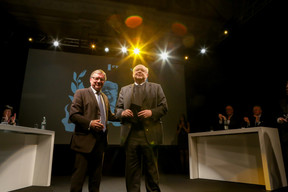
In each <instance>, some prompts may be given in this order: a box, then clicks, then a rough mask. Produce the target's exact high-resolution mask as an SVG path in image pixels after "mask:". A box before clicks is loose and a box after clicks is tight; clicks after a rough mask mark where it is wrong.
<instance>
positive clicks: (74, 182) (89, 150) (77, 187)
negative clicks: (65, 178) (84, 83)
mask: <svg viewBox="0 0 288 192" xmlns="http://www.w3.org/2000/svg"><path fill="white" fill-rule="evenodd" d="M106 79H107V78H106V73H105V72H104V71H103V70H101V69H98V70H95V71H93V72H92V73H91V75H90V85H91V86H90V87H89V88H84V89H78V90H77V91H76V92H75V95H74V99H73V102H72V105H71V109H70V120H71V121H72V122H73V123H74V124H75V131H74V134H73V136H72V140H71V149H72V150H74V151H75V165H74V170H73V174H72V178H71V186H70V191H71V192H80V191H82V187H83V183H84V181H85V178H86V174H87V173H88V176H89V184H88V185H89V186H88V187H89V192H99V187H100V181H101V174H102V162H103V156H104V150H105V148H106V146H107V127H106V123H107V120H110V121H111V120H116V119H115V116H114V114H112V112H111V111H110V104H109V101H108V98H107V96H106V95H105V94H104V93H103V92H102V91H101V89H102V87H103V85H104V82H105V81H106Z"/></svg>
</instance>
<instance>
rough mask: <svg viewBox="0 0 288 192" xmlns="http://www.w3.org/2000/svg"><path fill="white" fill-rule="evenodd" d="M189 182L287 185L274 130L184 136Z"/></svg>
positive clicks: (268, 187) (245, 129)
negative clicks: (187, 142)
mask: <svg viewBox="0 0 288 192" xmlns="http://www.w3.org/2000/svg"><path fill="white" fill-rule="evenodd" d="M188 141H189V165H190V170H189V171H190V179H196V178H203V179H212V180H222V181H231V182H240V183H249V184H258V185H265V188H266V190H274V189H278V188H281V187H286V186H287V180H286V174H285V169H284V164H283V157H282V151H281V145H280V141H279V135H278V130H277V129H276V128H268V127H253V128H242V129H231V130H221V131H211V132H200V133H190V134H188Z"/></svg>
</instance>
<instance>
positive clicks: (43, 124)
mask: <svg viewBox="0 0 288 192" xmlns="http://www.w3.org/2000/svg"><path fill="white" fill-rule="evenodd" d="M41 129H46V117H43V120H42V122H41Z"/></svg>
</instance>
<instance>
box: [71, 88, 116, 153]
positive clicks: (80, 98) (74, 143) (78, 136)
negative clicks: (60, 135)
mask: <svg viewBox="0 0 288 192" xmlns="http://www.w3.org/2000/svg"><path fill="white" fill-rule="evenodd" d="M101 95H102V97H103V100H104V103H105V107H106V109H105V110H106V120H115V116H114V114H113V113H112V112H111V111H110V104H109V100H108V98H107V96H106V95H105V94H104V93H102V92H101ZM69 118H70V120H71V121H72V122H73V123H74V124H75V131H74V134H73V136H72V140H71V148H72V149H73V150H75V151H78V152H82V153H90V152H91V151H92V149H93V147H94V145H95V143H96V140H97V138H98V139H99V137H105V139H104V142H105V146H106V145H107V129H106V132H105V133H101V132H100V133H99V132H95V131H93V130H88V128H89V124H90V121H91V120H95V119H100V110H99V106H98V102H97V100H96V97H95V94H94V93H93V91H92V88H91V87H89V88H84V89H78V90H77V91H76V92H75V94H74V99H73V102H72V105H71V108H70V117H69ZM106 122H107V121H106ZM106 127H107V126H106ZM101 140H103V139H101Z"/></svg>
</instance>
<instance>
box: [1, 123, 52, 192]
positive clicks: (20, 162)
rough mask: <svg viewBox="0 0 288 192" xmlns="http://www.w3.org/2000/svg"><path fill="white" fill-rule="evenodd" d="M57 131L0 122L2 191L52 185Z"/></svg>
mask: <svg viewBox="0 0 288 192" xmlns="http://www.w3.org/2000/svg"><path fill="white" fill-rule="evenodd" d="M53 148H54V131H48V130H41V129H35V128H28V127H21V126H12V125H4V124H0V192H7V191H12V190H16V189H20V188H24V187H29V186H50V181H51V170H52V156H53Z"/></svg>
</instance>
